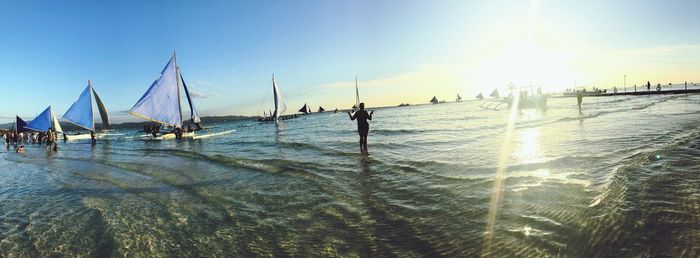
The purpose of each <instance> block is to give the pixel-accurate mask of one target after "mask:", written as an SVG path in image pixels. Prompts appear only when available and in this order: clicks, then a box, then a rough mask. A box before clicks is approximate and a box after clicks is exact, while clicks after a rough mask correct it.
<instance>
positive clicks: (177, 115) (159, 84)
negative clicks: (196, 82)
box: [129, 55, 182, 127]
mask: <svg viewBox="0 0 700 258" xmlns="http://www.w3.org/2000/svg"><path fill="white" fill-rule="evenodd" d="M177 80H178V78H177V67H176V64H175V55H173V57H172V58H170V61H168V64H167V65H166V66H165V68H163V71H162V72H161V73H160V77H158V79H157V80H156V81H154V82H153V84H151V87H150V88H148V91H146V93H145V94H143V96H142V97H141V99H139V101H138V102H136V104H135V105H134V107H132V108H131V110H129V113H130V114H132V115H135V116H138V117H141V118H144V119H146V120H150V121H154V122H158V123H162V124H166V125H171V126H173V127H182V113H181V111H180V92H179V89H178V83H177Z"/></svg>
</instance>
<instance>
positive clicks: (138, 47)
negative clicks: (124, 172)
mask: <svg viewBox="0 0 700 258" xmlns="http://www.w3.org/2000/svg"><path fill="white" fill-rule="evenodd" d="M698 10H700V1H697V0H691V1H647V0H636V1H631V0H620V1H598V0H594V1H552V0H549V1H547V0H542V1H498V0H497V1H462V0H457V1H450V0H439V1H428V0H426V1H422V0H384V1H365V0H357V1H327V0H299V1H265V0H263V1H172V0H171V1H109V0H105V1H48V0H47V1H31V0H29V1H6V0H0V96H1V97H2V101H0V122H3V123H4V122H10V121H11V120H12V119H13V118H14V116H15V115H19V116H21V117H23V118H27V119H31V118H32V117H34V116H35V115H36V114H38V113H39V112H41V111H42V110H43V109H44V108H46V107H47V106H48V105H51V106H52V109H53V110H55V112H56V113H57V115H58V116H59V117H60V116H61V115H62V114H63V112H65V111H66V110H67V109H68V108H69V107H70V105H71V104H72V103H73V102H74V101H75V100H76V99H77V97H78V95H79V94H80V93H81V92H82V90H83V89H84V88H85V86H86V85H87V80H91V82H92V85H93V87H94V89H95V90H96V91H97V92H98V94H99V95H100V97H101V98H102V100H103V101H104V102H105V105H106V106H107V108H108V110H109V111H110V114H111V116H112V120H114V121H116V122H124V121H139V118H137V117H135V116H131V115H129V114H127V113H126V112H127V111H128V110H129V109H130V108H131V107H132V106H133V105H134V104H135V103H136V102H137V101H138V99H139V98H140V97H141V95H143V93H144V92H145V91H146V90H147V89H148V87H149V86H150V85H151V83H152V82H153V80H155V79H156V77H157V76H158V73H160V71H161V70H162V69H163V67H164V66H165V65H166V63H167V62H168V60H169V59H170V57H171V55H172V54H173V51H176V53H177V58H178V59H177V60H178V65H179V66H180V68H181V72H182V75H183V76H184V78H185V80H186V81H187V85H188V87H189V88H190V89H191V90H192V91H193V94H194V95H195V96H196V98H195V100H194V101H195V104H196V107H197V108H198V110H199V112H200V114H202V115H262V113H263V111H267V110H270V109H272V107H273V97H272V84H271V80H272V74H273V73H274V75H275V78H276V80H277V82H278V85H279V87H280V89H281V92H282V94H283V96H284V99H285V102H286V105H287V110H288V111H287V113H293V112H295V111H296V110H297V109H299V108H300V107H301V106H303V105H304V104H305V103H308V104H309V105H310V106H311V107H312V109H313V110H316V109H318V106H323V107H324V108H325V109H327V110H332V109H334V108H341V109H342V108H349V107H351V106H352V105H353V104H354V100H355V96H354V93H355V88H354V87H355V77H357V79H358V85H359V89H360V90H359V91H360V98H361V100H362V101H363V102H366V103H367V105H368V106H394V105H398V104H399V103H413V104H417V103H426V102H428V100H430V99H431V98H432V97H433V96H436V97H437V98H438V99H446V100H454V98H455V96H456V94H460V95H462V96H463V97H465V98H473V96H475V95H477V94H478V93H481V92H483V93H484V94H488V93H490V92H491V91H492V90H493V89H500V90H502V91H504V90H505V89H506V87H508V85H509V84H511V83H512V84H513V85H515V86H523V87H524V86H529V85H536V86H540V87H542V88H543V89H544V90H545V91H547V92H555V91H561V90H564V89H566V88H572V87H574V86H583V85H586V86H597V87H600V88H611V87H613V86H617V87H623V85H624V84H625V83H626V84H627V85H628V86H629V87H631V85H634V84H642V83H646V81H651V82H652V83H662V84H666V83H668V82H672V83H683V82H684V81H688V82H700V29H698V28H700V15H698ZM625 75H626V76H625ZM502 95H503V94H502Z"/></svg>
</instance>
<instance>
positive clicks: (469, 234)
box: [0, 95, 700, 257]
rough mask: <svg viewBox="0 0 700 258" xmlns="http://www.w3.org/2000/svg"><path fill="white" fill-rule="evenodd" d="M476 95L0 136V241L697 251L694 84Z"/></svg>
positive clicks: (82, 251) (229, 248) (233, 248)
mask: <svg viewBox="0 0 700 258" xmlns="http://www.w3.org/2000/svg"><path fill="white" fill-rule="evenodd" d="M479 103H480V102H479V101H466V102H462V103H447V104H439V105H422V106H411V107H403V108H385V109H379V110H377V111H376V112H375V113H374V121H372V123H371V130H370V136H369V151H370V155H369V156H364V155H360V154H359V149H358V144H357V140H358V137H357V134H356V130H355V128H356V126H355V125H354V122H351V121H349V120H348V119H347V114H343V113H339V114H333V113H332V112H331V113H323V114H313V115H308V116H304V117H301V118H298V119H294V120H289V121H285V122H284V123H283V124H281V125H280V126H278V127H276V126H275V125H273V124H262V125H260V124H257V123H252V122H236V123H229V124H220V125H217V126H219V129H236V130H237V131H236V132H235V133H234V134H231V135H228V136H225V137H219V138H211V139H206V140H201V141H199V140H198V141H184V142H176V141H167V142H143V141H130V140H112V141H103V142H100V143H99V144H98V145H97V146H95V147H91V146H90V144H89V143H87V142H78V143H65V144H61V146H60V150H59V151H58V152H57V153H50V152H45V151H44V150H43V149H42V148H40V147H38V146H32V145H29V146H28V148H27V152H26V153H23V154H17V153H14V151H13V148H12V147H10V148H8V149H4V148H3V149H2V150H0V155H1V157H2V158H1V159H0V256H4V257H7V256H26V257H37V256H56V255H58V256H93V257H105V256H253V255H255V256H286V255H289V256H319V255H323V256H334V255H339V256H431V257H434V256H478V255H482V254H485V255H494V256H526V257H543V256H574V257H576V256H581V257H591V256H617V257H619V256H659V255H661V256H663V255H667V256H676V257H677V256H688V257H693V256H694V257H697V256H700V240H698V239H700V237H698V236H700V173H698V172H699V171H700V105H699V104H700V95H665V96H637V97H600V98H593V97H590V98H588V97H587V98H584V103H583V112H582V113H581V114H579V113H578V110H577V107H576V105H575V99H550V100H549V103H548V106H549V108H548V110H547V111H546V112H544V113H543V112H536V111H523V112H520V113H517V114H515V119H514V123H513V131H512V134H511V135H510V136H511V137H510V138H509V139H511V140H510V141H505V142H504V138H505V137H506V125H507V123H508V118H509V114H510V113H509V111H508V110H501V111H491V110H484V109H481V108H479V107H478V104H479ZM126 133H128V134H131V133H133V132H126ZM506 147H509V148H507V149H505V148H506ZM502 152H504V153H505V155H504V157H505V158H506V160H505V164H506V165H507V168H506V170H505V177H504V178H505V179H504V181H503V182H504V184H503V187H502V189H501V190H500V193H501V195H500V196H501V199H500V202H499V203H498V206H497V210H496V219H495V221H494V232H493V234H490V235H491V236H492V241H491V242H487V241H486V240H485V239H486V238H485V236H486V235H487V234H486V233H485V231H486V224H487V214H488V212H489V208H490V200H491V193H492V191H493V188H494V176H495V173H496V170H497V167H498V164H499V157H501V153H502Z"/></svg>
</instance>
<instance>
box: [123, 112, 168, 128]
mask: <svg viewBox="0 0 700 258" xmlns="http://www.w3.org/2000/svg"><path fill="white" fill-rule="evenodd" d="M127 113H129V114H132V115H134V116H138V117H140V118H143V119H145V120H148V121H150V122H156V123H159V124H164V125H169V126H172V127H175V124H171V123H168V122H163V121H160V120H157V119H153V118H150V117H147V116H145V115H142V114H139V113H136V112H132V111H128V112H127Z"/></svg>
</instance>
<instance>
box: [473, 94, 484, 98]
mask: <svg viewBox="0 0 700 258" xmlns="http://www.w3.org/2000/svg"><path fill="white" fill-rule="evenodd" d="M475 98H477V99H484V95H483V94H481V93H479V95H476V97H475Z"/></svg>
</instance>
